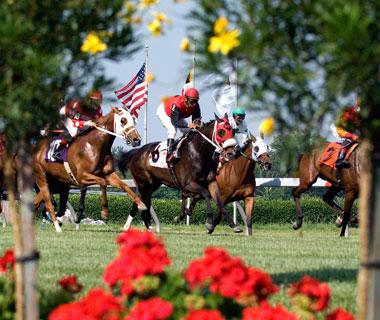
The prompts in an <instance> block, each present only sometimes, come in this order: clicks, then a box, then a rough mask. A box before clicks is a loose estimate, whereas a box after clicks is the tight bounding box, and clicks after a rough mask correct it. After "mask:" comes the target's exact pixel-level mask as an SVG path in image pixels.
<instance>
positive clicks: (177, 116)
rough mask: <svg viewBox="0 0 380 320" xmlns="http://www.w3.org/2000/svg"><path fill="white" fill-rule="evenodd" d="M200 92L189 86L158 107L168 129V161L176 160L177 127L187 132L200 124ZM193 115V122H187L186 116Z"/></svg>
mask: <svg viewBox="0 0 380 320" xmlns="http://www.w3.org/2000/svg"><path fill="white" fill-rule="evenodd" d="M198 100H199V92H198V90H197V89H195V88H188V89H186V91H185V94H184V95H181V96H179V95H177V96H172V97H169V98H168V99H167V100H165V101H164V102H162V103H161V104H160V105H159V106H158V109H157V116H158V117H159V118H160V120H161V122H162V125H163V126H164V127H165V128H166V129H168V140H167V144H168V149H167V157H166V161H167V162H168V163H170V162H172V161H173V160H174V156H173V152H174V138H175V135H176V133H177V128H178V129H179V130H180V131H181V132H182V133H185V132H187V131H188V130H189V129H194V128H197V127H198V126H199V122H200V119H201V111H200V108H199V104H198ZM190 116H192V122H191V123H187V122H186V120H185V118H188V117H190Z"/></svg>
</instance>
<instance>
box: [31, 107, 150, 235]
mask: <svg viewBox="0 0 380 320" xmlns="http://www.w3.org/2000/svg"><path fill="white" fill-rule="evenodd" d="M115 136H120V137H123V138H124V139H126V140H127V141H128V142H130V143H131V144H132V145H133V146H135V145H138V144H139V143H140V141H141V138H140V135H139V133H138V132H137V130H136V129H135V127H134V120H133V118H132V116H131V115H130V114H129V112H128V111H126V110H124V109H115V108H114V109H112V111H111V112H109V113H108V114H107V115H105V116H103V117H101V118H99V119H98V120H97V124H96V128H91V129H90V130H88V131H86V132H84V133H83V134H81V135H79V136H78V137H77V138H76V139H75V140H74V141H73V142H72V144H71V145H70V146H69V148H68V155H67V157H68V164H69V167H70V170H71V172H72V175H69V174H68V172H67V171H66V169H65V167H64V165H63V164H61V163H54V162H53V163H52V162H47V161H46V160H45V154H46V152H47V149H48V148H49V146H50V141H49V140H47V139H44V140H42V141H40V142H39V143H38V144H37V145H36V147H35V149H34V150H33V174H34V179H35V182H36V185H37V187H38V189H39V192H38V193H37V195H36V197H35V199H34V205H35V208H36V209H37V208H38V207H39V205H40V203H41V202H42V201H44V202H45V206H46V209H47V210H48V212H49V213H50V215H51V218H52V220H53V224H54V226H55V229H56V231H57V232H61V231H62V230H61V228H60V226H59V223H58V221H57V219H56V213H55V210H54V206H53V204H52V201H51V193H55V192H57V193H62V192H66V193H67V192H68V190H69V189H70V186H71V185H77V186H79V187H83V186H89V185H93V184H98V185H100V186H101V187H103V188H106V187H107V185H108V184H110V185H111V186H113V187H116V188H119V189H122V190H123V191H126V192H127V193H128V194H129V196H130V197H131V198H132V200H133V202H134V204H135V205H136V207H137V208H138V209H140V210H144V209H146V206H145V205H144V203H143V202H142V201H141V200H140V198H139V197H138V196H137V195H136V194H135V193H134V192H133V191H132V190H131V189H130V188H129V187H128V186H127V185H126V184H125V183H123V182H122V181H121V180H120V178H119V177H118V176H117V175H116V173H115V171H114V166H113V158H112V154H111V146H112V143H113V141H114V140H115Z"/></svg>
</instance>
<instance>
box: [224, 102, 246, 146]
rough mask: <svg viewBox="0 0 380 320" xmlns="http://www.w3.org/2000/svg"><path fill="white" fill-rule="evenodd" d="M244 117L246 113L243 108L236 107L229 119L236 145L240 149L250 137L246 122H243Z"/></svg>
mask: <svg viewBox="0 0 380 320" xmlns="http://www.w3.org/2000/svg"><path fill="white" fill-rule="evenodd" d="M245 115H246V113H245V110H244V108H241V107H238V108H236V109H234V110H233V111H232V117H230V118H229V121H230V124H231V126H232V128H233V129H234V132H235V137H236V139H237V141H238V144H239V146H240V147H242V148H244V146H245V144H246V143H247V140H248V139H249V136H250V133H249V130H248V127H247V122H246V121H245Z"/></svg>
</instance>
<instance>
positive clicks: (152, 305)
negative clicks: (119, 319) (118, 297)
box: [124, 297, 173, 320]
mask: <svg viewBox="0 0 380 320" xmlns="http://www.w3.org/2000/svg"><path fill="white" fill-rule="evenodd" d="M172 313H173V305H172V304H171V303H170V302H168V301H165V300H163V299H161V298H158V297H155V298H151V299H148V300H145V301H140V302H138V303H137V304H136V305H135V306H134V307H133V308H132V310H131V313H130V314H129V315H128V316H127V317H126V318H125V319H124V320H165V319H168V318H169V317H170V316H171V315H172Z"/></svg>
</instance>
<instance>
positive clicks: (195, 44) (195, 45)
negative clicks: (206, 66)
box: [193, 40, 197, 88]
mask: <svg viewBox="0 0 380 320" xmlns="http://www.w3.org/2000/svg"><path fill="white" fill-rule="evenodd" d="M196 47H197V43H196V41H195V40H194V51H193V87H194V88H195V52H196Z"/></svg>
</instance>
